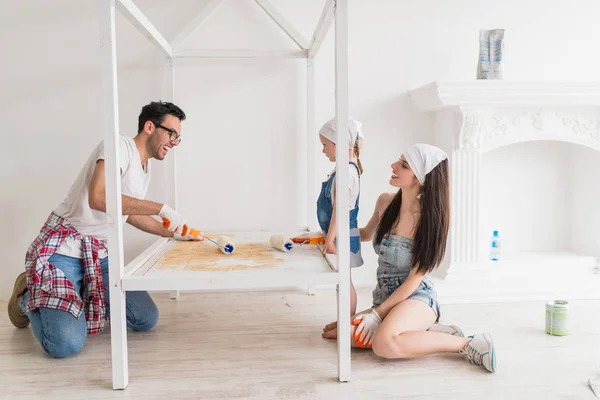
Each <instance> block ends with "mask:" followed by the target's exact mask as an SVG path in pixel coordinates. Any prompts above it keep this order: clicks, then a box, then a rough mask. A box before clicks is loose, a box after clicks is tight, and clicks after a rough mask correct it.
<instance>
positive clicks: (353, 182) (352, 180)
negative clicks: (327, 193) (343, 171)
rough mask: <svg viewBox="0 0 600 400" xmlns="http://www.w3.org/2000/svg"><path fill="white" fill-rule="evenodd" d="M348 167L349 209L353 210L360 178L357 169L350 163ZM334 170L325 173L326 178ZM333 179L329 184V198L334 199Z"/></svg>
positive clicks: (358, 191) (329, 176)
mask: <svg viewBox="0 0 600 400" xmlns="http://www.w3.org/2000/svg"><path fill="white" fill-rule="evenodd" d="M348 167H349V168H350V169H349V188H350V202H349V203H348V204H349V209H350V211H352V210H354V207H355V206H356V199H357V198H358V195H359V193H360V180H359V177H358V170H357V169H356V167H355V166H354V165H352V164H348ZM334 172H335V168H334V169H333V171H331V172H330V173H329V175H327V179H329V178H331V175H332V174H333V173H334ZM334 196H335V181H333V185H331V198H332V199H335V197H334Z"/></svg>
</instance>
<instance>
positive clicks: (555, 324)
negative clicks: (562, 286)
mask: <svg viewBox="0 0 600 400" xmlns="http://www.w3.org/2000/svg"><path fill="white" fill-rule="evenodd" d="M568 324H569V302H567V301H564V300H552V301H549V302H547V303H546V333H547V334H549V335H553V336H566V335H568V334H569V326H568Z"/></svg>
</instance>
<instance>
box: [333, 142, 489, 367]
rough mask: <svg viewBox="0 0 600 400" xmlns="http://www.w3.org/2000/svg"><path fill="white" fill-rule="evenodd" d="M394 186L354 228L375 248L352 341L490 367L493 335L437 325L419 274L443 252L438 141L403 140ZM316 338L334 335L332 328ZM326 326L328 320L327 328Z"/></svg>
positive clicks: (445, 213)
mask: <svg viewBox="0 0 600 400" xmlns="http://www.w3.org/2000/svg"><path fill="white" fill-rule="evenodd" d="M392 171H393V174H392V178H391V179H390V184H391V185H392V186H395V187H397V188H399V189H400V190H398V192H397V193H395V194H394V193H389V194H388V193H384V194H382V195H381V196H379V199H378V200H377V204H376V206H375V212H374V213H373V216H372V217H371V219H370V221H369V223H368V224H367V226H366V227H364V228H362V229H361V230H360V235H361V238H362V240H364V241H367V240H371V239H373V237H374V239H373V245H374V248H375V252H376V253H377V254H378V255H379V267H378V268H377V286H376V288H375V290H374V291H373V307H372V308H370V309H368V310H365V311H362V312H361V313H359V314H357V315H355V316H354V317H353V319H352V325H353V327H352V329H351V330H352V338H353V339H354V341H355V342H356V343H355V345H356V346H357V347H367V348H369V347H372V348H373V352H374V353H375V354H377V355H378V356H380V357H384V358H413V357H420V356H425V355H429V354H434V353H442V352H454V353H460V354H463V355H465V356H466V358H467V359H468V360H469V361H470V362H472V363H473V364H476V365H479V366H482V367H483V368H485V369H486V370H488V371H490V372H495V371H496V356H495V351H494V344H493V342H492V337H491V335H490V334H488V333H480V334H476V335H474V336H470V337H464V335H463V333H462V331H461V330H460V329H458V328H457V327H455V326H444V325H440V324H437V322H438V321H439V318H440V306H439V303H438V302H437V294H436V292H435V291H434V289H433V287H432V285H431V282H430V281H429V279H428V278H427V277H426V274H428V273H430V272H432V271H433V270H434V269H435V268H437V267H438V266H439V264H440V262H441V261H442V259H443V258H444V253H445V248H446V239H447V236H448V226H449V219H450V217H449V182H448V181H449V178H448V160H447V155H446V154H445V153H444V152H443V151H442V150H440V149H438V148H437V147H434V146H431V145H427V144H417V145H413V146H411V147H409V148H408V149H407V150H406V151H405V152H404V154H403V155H402V157H401V158H400V160H398V161H396V162H395V163H394V164H392ZM331 328H332V329H330V330H328V331H326V332H325V333H324V334H323V337H326V338H336V337H337V331H336V329H334V328H333V327H331ZM326 329H327V327H326Z"/></svg>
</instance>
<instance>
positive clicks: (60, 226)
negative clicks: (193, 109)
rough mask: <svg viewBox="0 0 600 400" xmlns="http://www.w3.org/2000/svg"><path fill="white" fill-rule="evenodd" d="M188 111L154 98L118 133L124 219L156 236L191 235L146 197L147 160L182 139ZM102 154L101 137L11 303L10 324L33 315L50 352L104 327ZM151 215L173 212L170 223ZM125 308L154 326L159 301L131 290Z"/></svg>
mask: <svg viewBox="0 0 600 400" xmlns="http://www.w3.org/2000/svg"><path fill="white" fill-rule="evenodd" d="M185 118H186V117H185V114H184V112H183V111H182V110H181V109H180V108H179V107H177V106H176V105H174V104H172V103H164V102H152V103H150V104H148V105H146V106H144V107H143V108H142V111H141V113H140V115H139V118H138V133H137V135H136V136H135V137H134V138H131V137H128V136H124V135H121V136H120V142H119V148H120V153H119V155H118V162H119V167H120V172H121V191H122V209H123V211H122V213H123V221H122V223H124V222H128V223H130V224H131V225H133V226H135V227H136V228H138V229H141V230H142V231H144V232H148V233H152V234H155V235H159V236H164V237H174V238H176V239H179V240H192V239H193V238H192V237H190V236H189V235H188V236H182V235H181V232H182V227H183V225H184V224H185V222H186V221H185V219H184V218H183V217H182V216H181V215H180V214H179V213H177V212H176V211H174V210H173V209H172V208H171V207H169V206H168V205H165V204H161V203H156V202H153V201H149V200H144V198H145V196H146V192H147V190H148V185H149V183H150V160H151V159H152V158H155V159H157V160H163V159H164V158H165V157H166V156H167V154H168V153H169V151H170V150H171V149H173V147H175V146H177V145H179V143H180V142H181V138H180V132H181V121H183V120H185ZM104 156H105V152H104V143H100V144H99V145H98V146H97V147H96V148H95V149H94V151H93V152H92V154H91V155H90V157H89V158H88V160H87V162H86V164H85V166H84V168H83V170H82V171H81V172H80V173H79V175H78V176H77V178H76V180H75V182H74V183H73V185H72V186H71V189H70V190H69V193H68V195H67V197H66V199H65V200H64V201H63V202H62V203H61V204H60V205H59V206H58V207H57V208H55V209H54V210H53V211H52V213H51V214H50V216H49V217H48V220H47V221H46V223H45V224H44V226H43V227H42V229H41V231H40V233H39V235H38V237H37V238H36V239H35V240H34V242H33V243H32V244H31V245H30V246H29V249H28V251H27V254H26V257H25V272H23V273H22V274H20V275H19V276H18V277H17V279H16V281H15V286H14V289H13V293H12V296H11V298H10V300H9V303H8V315H9V317H10V320H11V322H12V323H13V325H15V326H16V327H18V328H26V327H27V326H29V324H30V323H31V327H32V330H33V333H34V335H35V337H36V338H37V340H38V341H39V342H40V344H41V345H42V347H43V348H44V350H45V351H46V352H47V353H48V354H49V355H51V356H53V357H59V358H62V357H67V356H69V355H72V354H74V353H77V352H79V350H81V348H82V347H83V344H84V341H85V339H86V336H87V334H95V333H98V332H100V331H102V329H103V327H104V321H105V320H106V319H108V317H109V315H110V304H109V295H108V287H109V280H108V272H109V271H108V252H107V248H106V236H107V229H108V228H107V224H106V218H107V216H106V213H105V212H106V195H105V178H104V170H105V167H104ZM154 216H159V217H163V218H168V219H169V220H170V221H171V225H170V226H169V229H165V228H163V225H162V222H161V221H159V220H158V219H157V218H155V217H154ZM126 313H127V325H128V326H129V327H130V328H132V329H133V330H134V331H147V330H150V329H152V328H153V327H154V326H155V325H156V323H157V321H158V309H157V308H156V305H155V304H154V301H153V300H152V298H151V297H150V295H149V294H148V293H147V292H127V293H126Z"/></svg>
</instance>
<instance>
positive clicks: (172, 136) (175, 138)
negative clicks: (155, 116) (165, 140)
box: [154, 123, 181, 144]
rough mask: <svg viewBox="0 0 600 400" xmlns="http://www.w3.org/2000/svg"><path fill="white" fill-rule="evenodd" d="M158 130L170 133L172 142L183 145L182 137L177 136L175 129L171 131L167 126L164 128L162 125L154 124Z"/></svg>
mask: <svg viewBox="0 0 600 400" xmlns="http://www.w3.org/2000/svg"><path fill="white" fill-rule="evenodd" d="M154 125H155V126H156V127H157V128H162V129H164V130H165V131H167V132H169V140H170V141H171V142H176V143H177V144H179V143H181V136H180V135H178V134H177V132H175V131H174V130H173V129H169V128H167V127H166V126H162V125H161V124H156V123H155V124H154Z"/></svg>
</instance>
